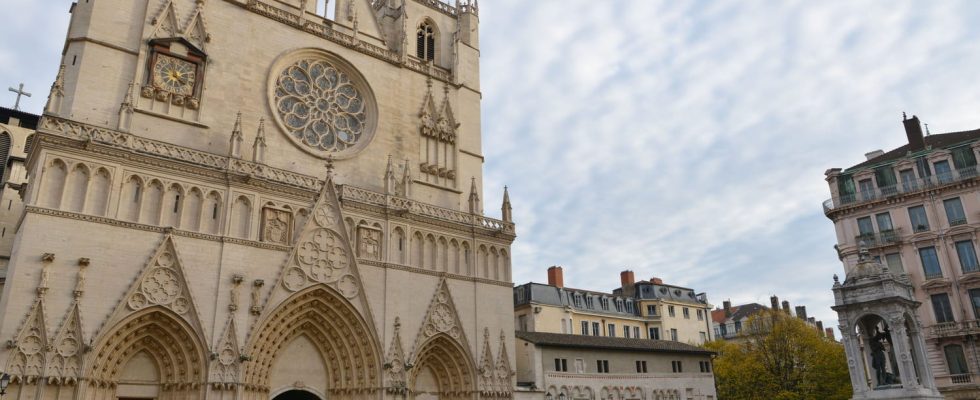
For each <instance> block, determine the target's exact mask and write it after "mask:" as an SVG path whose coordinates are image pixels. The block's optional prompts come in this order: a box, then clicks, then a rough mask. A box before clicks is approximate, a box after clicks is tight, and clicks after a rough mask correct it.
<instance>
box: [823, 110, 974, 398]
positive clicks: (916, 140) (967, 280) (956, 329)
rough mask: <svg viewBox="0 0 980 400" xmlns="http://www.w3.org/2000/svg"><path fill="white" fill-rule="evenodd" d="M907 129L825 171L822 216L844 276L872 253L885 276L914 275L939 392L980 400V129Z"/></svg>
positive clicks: (908, 122) (908, 123) (915, 125)
mask: <svg viewBox="0 0 980 400" xmlns="http://www.w3.org/2000/svg"><path fill="white" fill-rule="evenodd" d="M903 124H904V127H905V134H906V139H907V144H904V145H902V146H900V147H898V148H896V149H892V150H890V151H887V152H885V151H881V150H877V151H873V152H870V153H867V154H866V158H867V159H866V160H865V161H863V162H861V163H858V164H856V165H853V166H851V167H849V168H844V169H841V168H833V169H829V170H827V172H826V180H827V183H828V184H829V186H830V192H831V195H832V198H831V199H829V200H827V201H826V202H824V213H825V215H826V216H827V218H829V219H830V220H831V221H833V223H834V228H835V230H836V234H837V245H836V246H835V248H836V249H837V251H838V255H839V258H840V260H841V262H842V263H843V265H844V269H845V272H847V273H848V274H850V273H851V272H853V271H854V269H855V268H856V266H857V264H858V262H859V253H860V252H861V250H862V249H866V250H867V252H868V254H870V257H872V258H874V259H875V260H877V261H879V262H881V263H882V264H884V265H885V266H887V268H888V270H889V271H893V272H894V271H900V272H905V273H907V274H908V275H909V277H910V279H911V282H912V284H913V286H914V288H915V298H916V300H917V301H919V302H921V303H922V305H921V306H920V307H919V308H918V310H917V314H918V319H919V320H920V321H921V322H922V326H923V327H924V333H925V339H926V344H927V345H926V350H927V358H928V363H927V364H928V366H929V368H930V369H931V370H932V372H933V374H934V375H935V377H936V382H937V384H938V386H939V389H940V391H941V392H943V394H944V395H945V396H947V398H977V396H980V385H978V383H980V374H978V372H980V355H978V354H980V352H978V349H977V346H976V342H975V337H976V335H977V334H978V333H980V263H978V261H977V231H978V229H980V186H978V185H980V174H978V169H977V154H978V151H980V130H972V131H963V132H951V133H942V134H935V135H929V134H925V135H924V134H923V129H922V126H921V123H920V121H919V119H918V118H917V117H915V116H913V117H912V118H903ZM844 328H845V329H848V328H847V327H846V326H845V327H844ZM849 329H853V328H849Z"/></svg>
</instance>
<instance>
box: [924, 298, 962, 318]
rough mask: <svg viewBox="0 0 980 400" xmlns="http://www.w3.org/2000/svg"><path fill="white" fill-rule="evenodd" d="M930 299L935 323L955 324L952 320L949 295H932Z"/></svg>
mask: <svg viewBox="0 0 980 400" xmlns="http://www.w3.org/2000/svg"><path fill="white" fill-rule="evenodd" d="M930 298H931V299H932V312H933V313H935V314H936V322H937V323H943V322H955V321H956V320H955V319H954V318H953V307H952V306H950V304H949V295H947V294H946V293H940V294H934V295H932V296H930Z"/></svg>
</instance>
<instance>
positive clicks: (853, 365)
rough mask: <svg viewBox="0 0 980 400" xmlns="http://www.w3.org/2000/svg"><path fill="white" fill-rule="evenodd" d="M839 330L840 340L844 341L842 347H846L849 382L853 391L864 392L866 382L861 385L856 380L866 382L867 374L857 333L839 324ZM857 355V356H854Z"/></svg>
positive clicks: (865, 390)
mask: <svg viewBox="0 0 980 400" xmlns="http://www.w3.org/2000/svg"><path fill="white" fill-rule="evenodd" d="M839 328H840V331H841V341H842V342H844V348H845V349H846V353H847V355H848V357H847V369H848V372H850V374H851V383H852V385H853V386H854V393H855V394H857V393H864V392H867V391H868V385H867V383H865V384H863V385H861V384H857V383H856V382H867V381H868V379H867V375H866V374H865V372H864V371H865V367H864V365H865V363H864V354H863V352H861V348H860V346H859V345H858V344H859V342H858V337H857V334H856V333H854V332H852V331H849V330H848V329H847V326H845V325H840V326H839ZM855 355H858V356H855Z"/></svg>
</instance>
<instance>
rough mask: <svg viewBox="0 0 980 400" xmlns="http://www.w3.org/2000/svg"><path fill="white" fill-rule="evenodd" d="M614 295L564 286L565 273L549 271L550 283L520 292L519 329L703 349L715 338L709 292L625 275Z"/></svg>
mask: <svg viewBox="0 0 980 400" xmlns="http://www.w3.org/2000/svg"><path fill="white" fill-rule="evenodd" d="M620 282H621V286H620V287H619V288H616V289H614V290H612V291H611V292H600V291H594V290H586V289H573V288H567V287H565V286H564V270H563V268H562V267H559V266H554V267H550V268H548V284H547V285H545V284H540V283H533V282H532V283H527V284H524V285H520V286H517V287H515V288H514V318H515V324H516V327H517V329H518V330H520V331H526V332H550V333H564V334H574V335H583V336H600V337H620V338H626V339H654V340H670V341H675V342H682V343H689V344H692V345H702V344H704V343H705V342H708V341H710V340H711V339H712V334H711V318H710V315H709V314H710V311H711V305H710V304H708V299H707V295H706V294H705V293H696V292H695V291H694V290H693V289H690V288H685V287H680V286H674V285H668V284H664V283H663V281H662V280H660V279H659V278H653V279H651V280H649V281H639V282H637V281H636V279H635V274H634V272H633V271H623V272H622V273H620Z"/></svg>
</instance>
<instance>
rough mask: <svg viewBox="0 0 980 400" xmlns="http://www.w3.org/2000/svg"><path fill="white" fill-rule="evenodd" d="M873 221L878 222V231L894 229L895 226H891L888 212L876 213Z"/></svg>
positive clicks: (883, 231)
mask: <svg viewBox="0 0 980 400" xmlns="http://www.w3.org/2000/svg"><path fill="white" fill-rule="evenodd" d="M875 221H876V222H878V232H882V233H885V232H891V231H893V230H895V227H893V226H892V215H891V214H889V213H888V212H883V213H881V214H876V215H875Z"/></svg>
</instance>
